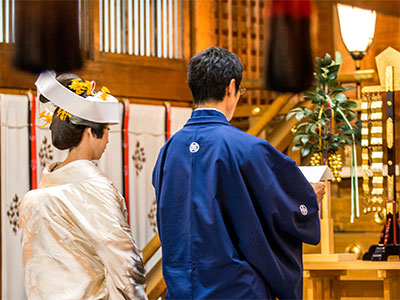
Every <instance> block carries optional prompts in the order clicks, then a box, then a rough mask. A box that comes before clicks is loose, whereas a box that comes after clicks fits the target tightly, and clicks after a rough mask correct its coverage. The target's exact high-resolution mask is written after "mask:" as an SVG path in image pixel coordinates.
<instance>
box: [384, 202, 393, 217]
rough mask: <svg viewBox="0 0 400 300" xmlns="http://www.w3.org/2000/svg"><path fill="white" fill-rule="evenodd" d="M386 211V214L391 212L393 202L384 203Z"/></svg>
mask: <svg viewBox="0 0 400 300" xmlns="http://www.w3.org/2000/svg"><path fill="white" fill-rule="evenodd" d="M386 211H387V213H388V214H393V203H390V202H388V203H386Z"/></svg>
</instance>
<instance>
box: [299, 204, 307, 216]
mask: <svg viewBox="0 0 400 300" xmlns="http://www.w3.org/2000/svg"><path fill="white" fill-rule="evenodd" d="M299 208H300V212H301V214H302V215H303V216H306V215H307V214H308V209H307V206H305V205H304V204H301V205H300V207H299Z"/></svg>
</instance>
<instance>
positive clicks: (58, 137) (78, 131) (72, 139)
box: [39, 73, 108, 150]
mask: <svg viewBox="0 0 400 300" xmlns="http://www.w3.org/2000/svg"><path fill="white" fill-rule="evenodd" d="M77 78H80V77H79V76H77V75H75V74H70V73H66V74H61V75H59V76H57V77H56V79H57V81H58V82H60V83H61V84H62V85H63V86H64V87H66V88H67V89H69V90H71V91H73V90H72V89H70V88H69V86H70V85H71V84H72V80H74V79H77ZM73 92H75V91H73ZM80 96H82V97H83V98H86V96H87V93H86V91H84V92H83V93H82V94H80ZM39 100H40V101H41V102H42V103H46V102H49V101H50V100H48V99H47V98H46V97H44V96H43V95H40V98H39ZM61 112H63V110H62V109H61V108H59V107H56V109H55V111H54V114H53V119H52V122H51V125H50V130H51V139H52V143H53V145H54V147H56V148H57V149H59V150H66V149H72V148H74V147H76V146H78V145H79V143H80V142H81V139H82V134H83V131H84V130H85V128H88V127H89V128H91V129H92V132H93V134H94V135H95V136H96V137H97V138H99V139H101V138H102V137H103V134H104V130H105V129H106V128H107V126H108V124H107V123H96V122H92V121H88V120H85V119H82V118H80V117H77V116H74V115H72V114H68V115H65V114H64V115H63V114H62V113H61Z"/></svg>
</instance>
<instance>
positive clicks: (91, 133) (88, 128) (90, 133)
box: [83, 127, 94, 137]
mask: <svg viewBox="0 0 400 300" xmlns="http://www.w3.org/2000/svg"><path fill="white" fill-rule="evenodd" d="M83 133H84V134H85V133H87V134H88V135H89V136H91V137H94V133H93V130H92V128H90V127H86V128H85V130H84V131H83Z"/></svg>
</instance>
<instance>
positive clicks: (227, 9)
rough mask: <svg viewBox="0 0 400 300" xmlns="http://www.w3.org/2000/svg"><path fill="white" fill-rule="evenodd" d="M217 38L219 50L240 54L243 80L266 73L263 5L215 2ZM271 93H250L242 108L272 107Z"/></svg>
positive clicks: (251, 0)
mask: <svg viewBox="0 0 400 300" xmlns="http://www.w3.org/2000/svg"><path fill="white" fill-rule="evenodd" d="M215 5H216V14H215V17H216V32H215V33H216V36H217V44H218V46H219V47H223V48H226V49H228V50H230V51H232V52H233V53H235V54H237V55H238V56H239V57H240V59H241V61H242V63H243V66H244V74H243V76H244V78H246V79H259V78H261V77H262V74H263V71H264V52H265V51H264V49H265V35H264V22H265V19H264V17H263V15H264V1H263V0H215ZM270 96H271V95H270V93H268V92H267V91H265V90H251V91H250V90H249V91H247V92H246V93H245V94H244V95H243V96H242V98H241V104H245V103H247V104H252V105H262V104H269V102H270Z"/></svg>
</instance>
